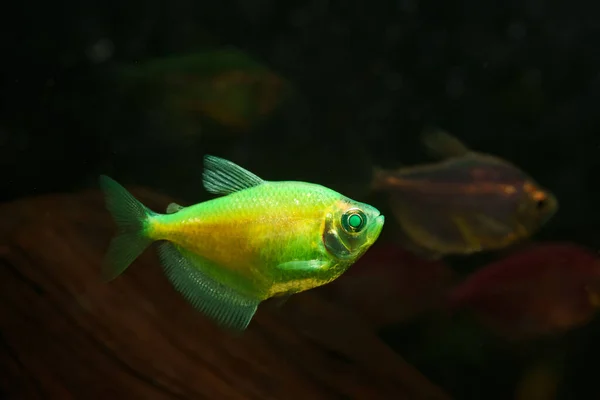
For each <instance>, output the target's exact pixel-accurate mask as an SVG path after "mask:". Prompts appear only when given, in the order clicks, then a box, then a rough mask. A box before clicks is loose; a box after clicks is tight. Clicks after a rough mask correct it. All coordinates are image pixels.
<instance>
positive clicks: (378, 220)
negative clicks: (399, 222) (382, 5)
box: [369, 214, 385, 243]
mask: <svg viewBox="0 0 600 400" xmlns="http://www.w3.org/2000/svg"><path fill="white" fill-rule="evenodd" d="M384 223H385V217H384V216H383V214H379V215H378V216H377V217H375V221H373V223H372V224H371V229H370V232H369V236H370V239H371V243H373V242H375V241H376V240H377V238H378V237H379V234H380V233H381V230H382V229H383V225H384Z"/></svg>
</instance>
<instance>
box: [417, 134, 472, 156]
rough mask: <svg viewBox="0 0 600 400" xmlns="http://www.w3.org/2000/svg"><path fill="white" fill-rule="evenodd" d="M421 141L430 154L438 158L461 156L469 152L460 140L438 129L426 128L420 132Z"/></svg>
mask: <svg viewBox="0 0 600 400" xmlns="http://www.w3.org/2000/svg"><path fill="white" fill-rule="evenodd" d="M421 142H422V143H423V145H424V146H425V148H426V149H427V151H428V152H429V154H430V155H431V156H433V157H436V158H440V159H445V158H454V157H463V156H466V155H467V154H469V153H471V150H470V149H469V148H468V147H467V146H465V145H464V144H463V143H462V142H461V141H460V140H458V139H457V138H456V137H454V136H452V135H450V134H449V133H447V132H445V131H443V130H440V129H426V130H425V131H424V132H423V133H422V134H421Z"/></svg>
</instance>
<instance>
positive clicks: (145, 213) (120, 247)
mask: <svg viewBox="0 0 600 400" xmlns="http://www.w3.org/2000/svg"><path fill="white" fill-rule="evenodd" d="M99 182H100V187H101V188H102V191H103V192H104V198H105V201H106V208H107V209H108V211H109V212H110V214H111V216H112V218H113V220H114V221H115V223H116V224H117V228H118V232H117V235H116V236H115V237H113V238H112V240H111V242H110V244H109V246H108V251H107V253H106V256H105V259H104V263H103V265H102V276H103V278H104V279H105V280H106V281H111V280H113V279H115V278H116V277H117V276H119V275H120V274H122V273H123V272H124V271H125V270H126V269H127V267H129V265H130V264H131V263H132V262H133V261H134V260H135V259H136V258H138V257H139V255H140V254H142V253H143V252H144V250H146V249H147V248H148V246H150V245H151V244H152V242H153V239H152V238H151V237H149V236H148V235H147V233H146V226H147V223H148V219H149V217H150V216H152V215H154V214H155V213H154V212H153V211H151V210H150V209H148V208H147V207H146V206H144V205H143V204H142V203H141V202H140V201H138V200H137V199H136V198H135V197H133V195H132V194H131V193H129V192H128V191H127V189H125V188H124V187H123V186H121V185H120V184H119V183H117V182H116V181H115V180H113V179H111V178H109V177H108V176H106V175H101V176H100V179H99Z"/></svg>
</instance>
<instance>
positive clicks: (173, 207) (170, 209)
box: [167, 203, 184, 214]
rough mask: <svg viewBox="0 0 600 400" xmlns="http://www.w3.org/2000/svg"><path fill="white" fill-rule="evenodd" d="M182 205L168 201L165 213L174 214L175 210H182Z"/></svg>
mask: <svg viewBox="0 0 600 400" xmlns="http://www.w3.org/2000/svg"><path fill="white" fill-rule="evenodd" d="M183 209H184V207H183V206H180V205H179V204H177V203H170V204H169V205H168V206H167V214H175V213H176V212H177V211H180V210H183Z"/></svg>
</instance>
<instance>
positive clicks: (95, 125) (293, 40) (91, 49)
mask: <svg viewBox="0 0 600 400" xmlns="http://www.w3.org/2000/svg"><path fill="white" fill-rule="evenodd" d="M599 10H600V6H599V5H598V3H595V2H591V1H570V2H567V1H562V2H561V1H543V0H522V1H480V0H463V1H448V0H443V1H442V0H437V1H432V0H424V1H418V0H399V1H392V0H389V1H383V0H382V1H377V2H374V1H326V0H321V1H307V2H299V1H275V0H255V1H244V0H238V1H234V0H220V1H211V2H208V1H192V0H186V1H183V0H178V1H168V2H167V1H157V0H148V1H139V0H130V1H127V2H119V1H115V0H112V1H106V0H103V1H99V0H97V1H74V0H71V1H64V0H59V1H27V2H20V3H18V2H13V3H11V4H5V5H3V6H2V12H0V21H1V26H2V27H3V29H2V31H3V33H2V34H1V35H0V46H1V54H2V58H1V61H0V163H1V165H2V168H0V182H2V186H1V187H2V190H1V191H0V200H3V201H8V200H14V199H18V198H21V197H24V196H32V195H40V194H43V193H50V192H63V191H75V190H80V189H83V188H87V187H92V186H94V185H96V179H97V176H98V174H100V173H106V174H108V175H111V176H113V177H114V178H115V179H117V180H119V181H123V182H124V183H125V184H132V183H134V184H138V185H146V186H151V187H153V188H154V189H156V190H158V191H162V192H164V193H168V194H169V195H171V196H175V197H180V198H184V199H187V200H189V201H190V202H192V201H193V202H196V201H199V200H201V199H202V198H203V196H205V194H204V193H203V190H202V185H201V174H202V162H201V160H202V155H203V154H205V153H213V154H216V155H219V156H223V157H226V158H230V159H232V160H233V161H236V162H238V163H241V164H243V165H244V166H245V167H247V168H248V169H250V170H252V171H253V172H255V173H257V174H258V175H260V176H263V177H265V178H266V179H272V180H278V179H290V180H307V181H313V182H318V183H322V184H327V185H330V186H332V187H345V188H348V187H353V186H355V187H356V188H357V189H356V190H357V193H359V192H361V191H360V189H359V187H362V186H365V185H366V184H367V183H368V180H369V174H370V171H371V166H372V164H377V165H380V166H384V167H395V166H398V165H399V164H400V163H403V164H411V163H417V162H422V161H423V160H424V154H423V152H422V150H421V149H420V148H419V143H418V139H417V137H418V134H419V133H421V131H422V129H423V128H424V127H425V126H428V125H432V124H434V125H436V126H439V127H442V128H443V129H445V130H447V131H448V132H450V133H452V134H454V135H456V136H458V137H459V138H460V139H461V140H464V141H465V142H466V143H467V144H468V145H469V146H470V147H472V148H474V149H477V150H478V151H483V152H487V153H493V154H495V155H498V156H501V157H504V158H507V159H509V160H511V161H512V162H514V163H516V164H517V165H519V166H520V167H522V168H523V169H524V170H526V171H527V172H528V173H530V174H531V175H532V176H533V177H534V178H535V179H536V180H537V181H538V182H539V183H540V184H542V185H543V186H545V187H548V188H549V189H550V190H552V191H553V192H554V193H555V194H556V196H557V197H558V199H559V201H560V210H559V212H558V213H557V214H556V216H555V217H554V218H553V219H552V220H551V222H550V223H549V224H548V225H547V226H546V227H545V228H544V230H543V232H541V233H540V237H541V238H551V239H556V240H571V241H576V242H579V243H583V244H587V245H590V246H595V247H596V248H597V247H598V246H599V245H600V242H599V240H598V239H599V238H600V235H599V234H598V230H599V229H598V228H600V213H599V212H598V206H597V205H598V204H599V203H600V192H599V190H598V175H599V174H600V157H599V155H600V133H599V129H600V126H599V124H600V113H599V112H598V110H599V107H600V45H599V43H600V22H599V21H600V12H599ZM205 46H212V47H218V46H235V47H237V48H239V49H241V50H243V51H245V52H247V53H248V54H250V55H251V56H252V57H254V58H256V59H257V60H260V61H261V62H262V63H264V64H265V65H267V66H268V67H269V68H271V69H272V70H274V71H275V72H276V73H277V74H279V75H280V76H283V77H285V79H287V80H289V81H290V82H291V83H292V85H293V86H294V87H295V88H296V96H295V97H294V100H293V101H291V102H288V103H286V105H285V106H284V107H282V108H281V109H280V110H279V111H278V112H277V113H276V114H275V115H273V116H272V118H270V119H269V120H268V121H267V122H266V123H264V124H262V125H260V126H259V127H257V128H256V129H254V130H252V131H249V132H246V133H243V134H235V135H230V134H229V133H228V132H225V131H226V130H227V129H226V128H218V127H215V128H214V129H213V131H214V132H212V134H211V135H198V136H194V137H192V138H189V137H183V136H181V135H179V134H178V132H176V131H174V130H173V129H172V127H170V126H168V124H161V123H160V122H157V120H156V119H154V118H153V116H152V115H148V113H144V112H143V110H140V109H139V108H135V107H133V106H132V105H131V104H130V103H129V102H128V101H127V100H126V99H123V98H121V97H120V95H119V92H117V91H116V90H115V89H114V87H113V85H111V71H112V70H113V69H114V68H115V66H118V65H121V64H127V63H134V62H137V61H140V60H145V59H149V58H155V57H168V56H171V55H174V54H175V55H176V54H182V53H189V52H194V51H196V50H198V49H202V48H203V47H205ZM99 48H104V49H108V50H107V51H108V53H107V54H108V55H107V56H106V57H105V59H104V60H102V61H99V60H98V59H97V58H96V57H95V56H94V54H96V53H97V51H98V49H99ZM95 52H96V53H95ZM586 329H588V331H589V332H595V331H594V330H593V329H594V328H593V327H590V328H586ZM588 331H585V332H588ZM585 332H584V333H578V334H579V335H584V336H585V335H586V333H585ZM415 335H416V337H410V336H409V337H404V338H403V339H402V340H403V341H404V343H407V342H408V343H409V344H410V343H411V342H410V341H411V340H417V337H418V334H415ZM590 335H592V333H590ZM391 337H392V339H390V340H392V341H393V340H394V338H395V340H396V341H401V340H399V339H398V337H399V336H398V335H391ZM599 337H600V336H598V335H596V337H595V339H593V336H590V337H589V340H587V341H584V343H585V344H586V346H585V350H581V351H580V352H581V353H582V354H581V355H580V356H578V355H577V354H575V355H573V356H572V357H574V358H573V359H569V360H570V361H569V363H570V364H569V365H568V367H567V368H568V371H569V373H568V374H567V382H565V383H564V385H565V386H564V387H565V389H564V390H563V392H564V393H566V394H568V393H570V394H571V396H575V394H576V393H579V392H581V393H584V392H585V390H586V387H587V385H590V387H592V385H593V380H594V379H595V378H590V377H589V376H588V377H586V371H589V370H590V369H592V370H593V369H594V368H595V365H597V362H596V360H597V358H598V353H600V349H598V348H597V347H598V346H597V345H596V348H594V345H595V343H597V342H598V338H599ZM577 340H578V341H579V340H582V339H581V338H578V339H577ZM594 352H595V353H594ZM594 354H595V356H594ZM511 365H512V364H510V363H509V364H502V360H500V359H497V360H495V359H492V360H491V361H490V362H489V368H490V371H491V372H489V374H488V376H487V377H483V378H482V377H479V378H477V377H474V376H473V375H472V374H473V370H468V369H466V370H464V371H463V370H461V369H460V368H457V371H463V372H464V373H463V374H462V375H461V376H459V377H458V378H455V379H454V378H453V379H447V380H448V381H447V382H441V383H442V384H445V386H446V387H448V386H453V385H454V386H456V387H459V386H460V387H462V389H460V390H459V389H457V388H455V390H456V391H458V392H460V391H462V392H465V393H466V391H468V390H469V388H471V389H473V385H474V384H473V381H472V380H473V379H475V380H478V381H483V382H484V384H481V385H482V386H484V388H482V390H484V391H485V389H486V388H487V389H488V390H489V389H490V388H492V387H493V386H490V385H492V383H490V382H493V381H494V379H495V380H496V381H506V382H511V379H512V377H511V376H512V373H513V372H512V371H511ZM431 368H434V367H433V366H430V369H431ZM434 369H435V368H434ZM432 374H433V375H435V373H434V372H432ZM484 375H485V374H484ZM439 379H441V380H443V379H442V378H439ZM486 379H487V380H486ZM434 380H435V379H434ZM486 385H487V386H486ZM475 386H476V385H475ZM473 390H474V389H473ZM458 392H457V393H458ZM489 393H490V392H488V394H489ZM566 394H565V396H566V397H564V398H575V397H569V396H567V395H566ZM490 396H491V394H490ZM489 398H491V397H489ZM577 398H582V397H577Z"/></svg>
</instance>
